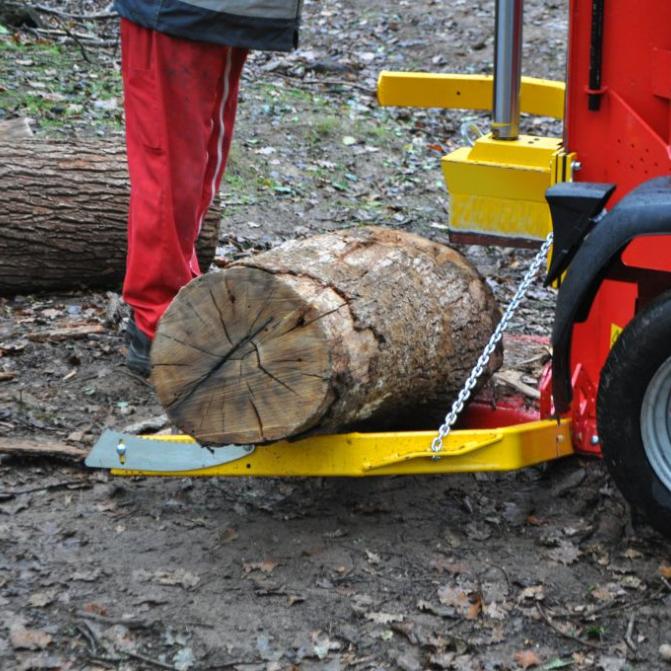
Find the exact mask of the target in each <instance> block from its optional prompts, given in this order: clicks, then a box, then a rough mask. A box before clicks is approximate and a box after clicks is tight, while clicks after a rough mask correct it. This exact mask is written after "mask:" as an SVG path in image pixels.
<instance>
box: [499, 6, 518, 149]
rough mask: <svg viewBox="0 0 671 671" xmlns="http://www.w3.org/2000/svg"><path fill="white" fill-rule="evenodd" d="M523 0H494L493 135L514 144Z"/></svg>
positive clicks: (516, 131)
mask: <svg viewBox="0 0 671 671" xmlns="http://www.w3.org/2000/svg"><path fill="white" fill-rule="evenodd" d="M523 15H524V0H496V39H495V42H494V102H493V106H492V134H493V135H494V138H495V139H496V140H516V139H517V137H518V135H519V131H520V82H521V78H522V23H523Z"/></svg>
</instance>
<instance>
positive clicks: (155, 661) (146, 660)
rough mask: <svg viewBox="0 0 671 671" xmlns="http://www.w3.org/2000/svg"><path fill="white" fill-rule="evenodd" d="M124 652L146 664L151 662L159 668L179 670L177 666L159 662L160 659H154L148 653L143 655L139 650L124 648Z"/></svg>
mask: <svg viewBox="0 0 671 671" xmlns="http://www.w3.org/2000/svg"><path fill="white" fill-rule="evenodd" d="M122 654H123V655H127V656H128V657H131V658H132V659H138V660H140V661H141V662H144V663H145V664H151V665H152V666H156V667H158V668H159V669H168V670H169V671H177V670H176V669H175V667H174V666H172V665H171V664H164V663H163V662H159V661H158V659H153V658H151V657H147V656H146V655H141V654H140V653H139V652H129V651H128V650H124V651H123V652H122Z"/></svg>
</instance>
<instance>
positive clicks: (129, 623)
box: [76, 611, 156, 629]
mask: <svg viewBox="0 0 671 671" xmlns="http://www.w3.org/2000/svg"><path fill="white" fill-rule="evenodd" d="M76 616H77V617H79V618H82V619H84V620H93V621H94V622H99V623H100V624H109V625H115V624H121V625H123V626H124V627H127V628H128V629H151V628H152V627H154V626H155V624H156V623H155V622H147V621H146V620H139V619H137V618H135V619H134V618H127V619H124V618H120V617H119V618H116V617H105V616H104V615H98V614H96V613H86V612H85V611H77V613H76Z"/></svg>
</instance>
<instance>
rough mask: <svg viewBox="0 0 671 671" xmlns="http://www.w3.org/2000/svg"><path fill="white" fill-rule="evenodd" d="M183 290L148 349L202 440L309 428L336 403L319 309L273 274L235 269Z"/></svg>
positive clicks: (183, 420) (172, 404)
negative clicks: (334, 401)
mask: <svg viewBox="0 0 671 671" xmlns="http://www.w3.org/2000/svg"><path fill="white" fill-rule="evenodd" d="M223 280H224V281H222V273H211V274H209V275H203V276H201V277H199V278H198V279H197V280H194V281H193V282H192V283H191V284H189V285H188V286H187V287H185V288H184V289H182V290H181V291H180V293H179V300H177V301H175V303H173V306H172V307H171V309H170V311H169V312H168V313H166V316H165V318H164V319H163V320H162V322H161V325H160V328H159V330H158V333H157V335H156V339H155V342H154V345H153V347H152V379H153V381H154V384H155V386H156V389H157V391H158V394H159V398H160V401H161V403H162V405H163V406H164V407H165V408H166V410H167V413H168V416H169V417H170V419H171V420H172V421H173V422H174V423H175V424H176V425H177V426H179V427H180V428H181V429H182V430H184V431H187V432H188V433H190V434H191V435H193V436H195V437H197V438H198V440H199V441H201V442H202V443H203V444H212V443H216V442H218V441H219V440H220V439H221V437H222V436H225V437H226V441H227V442H230V443H249V442H255V443H256V442H266V441H272V440H277V439H279V438H283V437H285V436H288V435H295V434H297V433H300V432H301V431H304V430H306V429H307V428H309V427H310V425H311V423H313V422H315V421H316V420H317V419H318V418H319V417H320V416H321V415H322V414H323V411H324V408H325V407H326V406H328V404H329V403H330V402H331V401H332V394H331V391H330V384H329V376H330V371H331V354H330V351H329V343H328V339H327V337H326V334H325V331H324V328H323V323H322V321H321V320H320V318H319V316H320V315H319V314H315V309H314V307H313V306H312V305H310V304H309V303H308V302H306V300H305V299H304V298H303V297H302V296H301V295H299V294H298V293H297V292H296V291H295V290H294V288H292V286H291V285H290V283H287V282H286V281H282V279H281V278H278V277H277V276H276V275H274V274H272V273H269V272H266V271H263V270H259V269H256V268H244V267H238V268H232V269H230V270H227V271H226V272H225V277H224V278H223Z"/></svg>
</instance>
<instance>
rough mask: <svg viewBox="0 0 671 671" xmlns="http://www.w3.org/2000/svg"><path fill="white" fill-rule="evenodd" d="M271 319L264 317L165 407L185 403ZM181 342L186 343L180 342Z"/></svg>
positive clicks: (169, 407)
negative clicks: (253, 328)
mask: <svg viewBox="0 0 671 671" xmlns="http://www.w3.org/2000/svg"><path fill="white" fill-rule="evenodd" d="M272 321H273V318H272V317H268V319H266V321H265V322H263V324H261V326H259V328H258V329H256V331H254V332H253V333H250V334H248V335H246V336H245V337H244V338H242V340H240V342H238V343H237V344H236V345H234V346H233V347H231V349H230V350H228V352H226V354H224V356H222V357H221V359H220V361H218V362H217V363H216V364H215V365H214V366H212V368H210V370H209V371H207V372H206V373H203V374H202V375H201V376H200V377H199V378H198V379H196V380H195V381H194V382H193V383H192V384H191V386H190V387H189V388H188V389H185V390H184V391H183V392H182V393H181V394H180V395H179V396H177V398H175V399H174V400H172V401H171V402H170V403H169V405H168V406H167V408H168V409H170V410H172V409H173V408H174V407H177V406H180V405H182V404H183V403H186V401H188V400H189V399H190V398H191V397H192V396H193V394H194V393H195V392H196V389H198V387H200V385H201V384H203V382H205V381H206V380H208V379H209V378H211V377H212V376H213V375H216V374H217V373H218V372H219V371H220V370H221V368H222V367H223V365H224V364H225V363H226V362H227V361H229V360H230V358H231V357H232V356H233V354H234V353H235V352H237V351H238V350H239V349H240V348H242V347H244V346H245V345H246V344H247V343H249V342H251V341H252V340H254V338H256V336H257V335H258V334H259V333H261V331H263V329H265V328H266V326H268V324H270V323H271V322H272ZM167 337H168V338H170V337H171V336H167ZM172 340H175V342H179V341H178V340H177V339H176V338H172ZM182 344H186V343H182ZM205 354H208V355H209V356H216V355H213V354H210V353H209V352H205Z"/></svg>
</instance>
